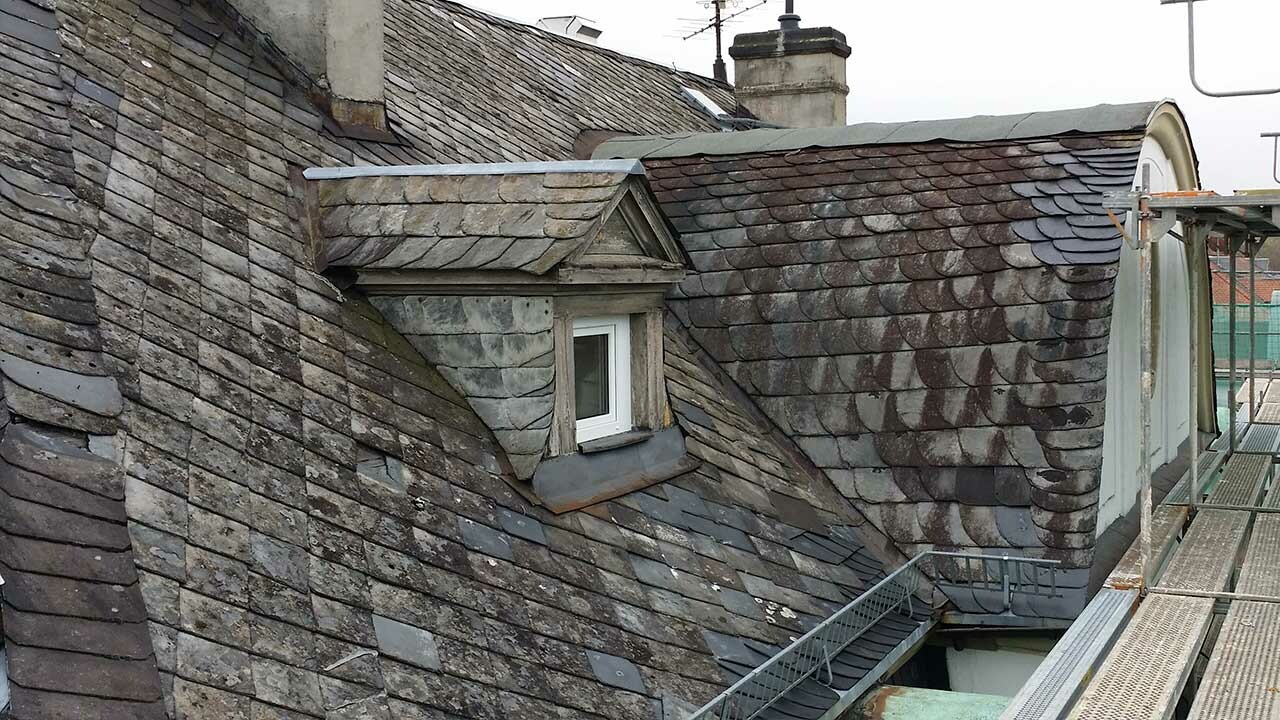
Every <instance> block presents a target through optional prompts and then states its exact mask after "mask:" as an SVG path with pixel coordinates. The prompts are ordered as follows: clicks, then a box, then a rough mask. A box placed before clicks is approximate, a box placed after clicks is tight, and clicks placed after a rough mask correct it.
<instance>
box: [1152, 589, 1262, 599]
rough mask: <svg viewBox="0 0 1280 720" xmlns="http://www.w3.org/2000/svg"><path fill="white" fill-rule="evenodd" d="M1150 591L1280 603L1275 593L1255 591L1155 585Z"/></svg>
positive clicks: (1160, 593) (1185, 595) (1161, 593)
mask: <svg viewBox="0 0 1280 720" xmlns="http://www.w3.org/2000/svg"><path fill="white" fill-rule="evenodd" d="M1147 591H1148V592H1153V593H1156V594H1157V595H1181V596H1183V597H1198V598H1215V599H1218V600H1245V601H1248V602H1265V603H1280V597H1276V596H1274V595H1254V594H1253V593H1237V592H1219V591H1215V590H1193V589H1191V588H1177V587H1153V588H1148V589H1147Z"/></svg>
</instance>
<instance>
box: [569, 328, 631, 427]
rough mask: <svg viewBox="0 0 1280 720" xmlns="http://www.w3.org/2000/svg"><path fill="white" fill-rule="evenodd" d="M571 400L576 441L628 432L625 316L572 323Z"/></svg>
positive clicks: (628, 343) (628, 362) (628, 354)
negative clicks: (572, 400) (575, 427)
mask: <svg viewBox="0 0 1280 720" xmlns="http://www.w3.org/2000/svg"><path fill="white" fill-rule="evenodd" d="M573 398H574V418H575V420H576V426H577V432H576V438H575V439H576V440H577V442H579V443H583V442H586V441H588V440H595V439H596V438H602V437H608V436H610V435H617V434H618V433H623V432H627V431H628V430H630V429H631V427H632V422H631V319H630V318H629V317H627V316H626V315H618V316H612V317H594V318H577V319H575V320H574V321H573Z"/></svg>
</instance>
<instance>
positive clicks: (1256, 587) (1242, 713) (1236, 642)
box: [1189, 458, 1280, 720]
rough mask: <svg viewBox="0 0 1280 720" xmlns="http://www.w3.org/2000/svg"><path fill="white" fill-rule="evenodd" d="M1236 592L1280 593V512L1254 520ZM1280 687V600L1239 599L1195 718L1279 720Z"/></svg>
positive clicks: (1277, 495)
mask: <svg viewBox="0 0 1280 720" xmlns="http://www.w3.org/2000/svg"><path fill="white" fill-rule="evenodd" d="M1233 460H1234V458H1233ZM1269 469H1270V468H1268V470H1269ZM1278 487H1280V486H1277V485H1273V487H1272V488H1271V492H1270V493H1268V497H1267V502H1268V503H1275V502H1277V501H1280V492H1278V491H1277V488H1278ZM1260 490H1261V488H1259V491H1260ZM1253 497H1255V498H1256V497H1257V496H1256V495H1254V496H1253ZM1272 506H1273V507H1274V505H1272ZM1236 592H1238V593H1242V594H1246V595H1260V596H1269V597H1277V596H1280V514H1273V513H1259V514H1258V515H1257V518H1256V519H1255V520H1254V523H1253V532H1252V534H1251V536H1250V538H1249V546H1248V549H1247V550H1246V551H1245V558H1244V564H1243V565H1241V567H1240V579H1239V581H1238V582H1237V583H1236ZM1278 688H1280V603H1275V602H1253V601H1246V600H1235V601H1233V602H1232V603H1231V609H1230V610H1229V611H1228V612H1227V617H1226V619H1225V620H1224V621H1223V623H1222V630H1221V632H1220V634H1219V636H1218V641H1217V643H1216V644H1215V645H1214V648H1213V655H1212V657H1211V658H1210V659H1209V666H1208V667H1207V668H1206V669H1205V675H1204V680H1203V681H1202V682H1201V683H1200V689H1199V692H1197V694H1196V699H1195V702H1194V703H1193V704H1192V706H1191V713H1190V715H1189V718H1190V720H1276V718H1280V690H1278Z"/></svg>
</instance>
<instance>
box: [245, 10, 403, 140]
mask: <svg viewBox="0 0 1280 720" xmlns="http://www.w3.org/2000/svg"><path fill="white" fill-rule="evenodd" d="M230 2H231V4H232V5H233V6H234V7H235V9H236V11H237V12H239V13H240V14H241V15H243V16H244V17H245V18H247V19H248V20H249V22H250V23H252V24H253V26H254V27H255V28H257V29H258V30H259V31H260V32H262V33H263V34H265V35H267V36H269V37H270V39H271V41H272V42H274V43H275V44H276V46H277V47H279V48H280V49H281V50H282V51H283V52H284V53H285V54H286V55H287V56H288V57H289V59H290V60H292V61H293V62H295V63H297V64H298V65H299V66H300V67H301V68H302V69H303V70H304V71H305V72H306V73H307V74H308V75H309V76H310V77H311V79H312V80H314V81H316V82H317V83H318V84H319V85H320V87H321V88H322V89H323V90H324V91H325V97H324V98H323V100H324V102H325V103H326V104H327V105H328V106H329V107H328V109H329V114H330V115H331V116H332V117H333V119H334V120H335V121H337V123H338V124H339V125H340V126H341V127H342V129H343V130H346V131H349V132H353V133H361V131H363V133H362V134H364V135H368V136H371V137H375V138H376V136H378V135H379V134H383V135H387V113H386V104H385V100H386V98H385V88H384V84H385V81H386V80H385V77H386V76H385V70H384V67H383V46H384V37H383V0H230Z"/></svg>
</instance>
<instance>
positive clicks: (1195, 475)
mask: <svg viewBox="0 0 1280 720" xmlns="http://www.w3.org/2000/svg"><path fill="white" fill-rule="evenodd" d="M1189 229H1190V232H1188V233H1187V237H1189V238H1190V239H1191V247H1190V248H1188V249H1189V250H1190V251H1191V271H1190V272H1188V273H1187V277H1188V284H1189V285H1190V295H1191V383H1190V385H1191V404H1190V407H1191V411H1190V414H1191V422H1190V424H1188V426H1187V428H1188V430H1189V432H1188V442H1189V443H1190V445H1191V478H1190V480H1191V487H1190V488H1188V493H1187V496H1188V497H1189V498H1190V499H1191V508H1192V510H1193V511H1194V510H1195V506H1196V503H1197V502H1198V501H1199V500H1200V271H1201V270H1202V269H1203V268H1204V265H1205V263H1204V256H1203V255H1202V254H1201V253H1202V252H1204V246H1205V242H1206V241H1207V238H1208V232H1206V229H1205V228H1204V226H1203V225H1201V224H1200V223H1194V224H1192V225H1191V227H1190V228H1189Z"/></svg>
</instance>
